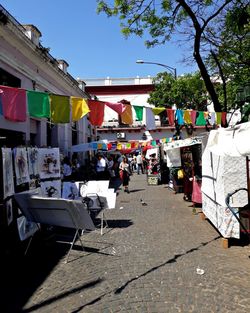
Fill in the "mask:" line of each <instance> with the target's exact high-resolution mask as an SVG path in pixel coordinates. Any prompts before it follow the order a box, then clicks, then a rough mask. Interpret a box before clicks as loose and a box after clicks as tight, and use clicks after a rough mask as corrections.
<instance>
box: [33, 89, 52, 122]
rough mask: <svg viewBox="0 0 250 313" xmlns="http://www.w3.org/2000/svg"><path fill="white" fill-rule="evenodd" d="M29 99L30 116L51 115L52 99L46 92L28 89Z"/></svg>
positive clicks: (45, 116) (46, 116)
mask: <svg viewBox="0 0 250 313" xmlns="http://www.w3.org/2000/svg"><path fill="white" fill-rule="evenodd" d="M27 101H28V111H29V115H30V116H33V117H38V118H43V117H44V118H49V117H50V99H49V95H48V94H47V93H46V92H38V91H27Z"/></svg>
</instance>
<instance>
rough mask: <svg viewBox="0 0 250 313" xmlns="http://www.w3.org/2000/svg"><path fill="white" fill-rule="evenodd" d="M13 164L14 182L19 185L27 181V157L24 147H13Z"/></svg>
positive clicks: (28, 178)
mask: <svg viewBox="0 0 250 313" xmlns="http://www.w3.org/2000/svg"><path fill="white" fill-rule="evenodd" d="M13 151H14V165H15V173H16V184H17V185H21V184H24V183H27V182H29V180H30V177H29V169H28V157H27V151H26V148H15V149H14V150H13Z"/></svg>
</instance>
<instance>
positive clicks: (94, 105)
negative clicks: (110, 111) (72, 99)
mask: <svg viewBox="0 0 250 313" xmlns="http://www.w3.org/2000/svg"><path fill="white" fill-rule="evenodd" d="M104 105H105V104H104V102H102V101H98V100H88V106H89V109H90V112H89V122H90V123H91V125H93V126H101V125H102V123H103V119H104Z"/></svg>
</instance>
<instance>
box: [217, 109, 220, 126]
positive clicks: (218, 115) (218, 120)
mask: <svg viewBox="0 0 250 313" xmlns="http://www.w3.org/2000/svg"><path fill="white" fill-rule="evenodd" d="M216 124H217V125H221V112H216Z"/></svg>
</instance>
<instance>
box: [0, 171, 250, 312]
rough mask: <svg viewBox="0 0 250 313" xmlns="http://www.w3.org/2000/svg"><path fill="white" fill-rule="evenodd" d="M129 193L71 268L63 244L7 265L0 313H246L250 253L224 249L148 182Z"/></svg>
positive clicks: (204, 224) (178, 200)
mask: <svg viewBox="0 0 250 313" xmlns="http://www.w3.org/2000/svg"><path fill="white" fill-rule="evenodd" d="M130 190H131V192H130V194H127V193H124V191H123V190H119V195H118V197H117V204H116V208H117V209H116V210H109V211H107V212H106V217H107V219H108V223H109V228H108V229H105V234H104V235H103V236H101V235H100V231H99V230H98V231H95V232H92V233H88V234H85V235H84V236H83V237H82V239H83V242H84V245H85V247H86V248H85V251H80V249H79V250H78V249H77V250H74V251H72V253H71V255H70V262H69V263H67V264H65V263H64V260H65V253H66V252H67V250H66V251H65V250H62V248H60V247H61V246H62V245H60V244H58V243H57V244H52V243H50V242H47V243H44V242H42V243H40V244H37V245H35V242H34V243H33V250H32V249H31V251H30V252H29V254H28V255H27V256H26V257H25V258H24V259H23V260H21V261H20V260H13V261H12V262H11V263H9V264H8V266H7V265H6V271H7V268H9V267H10V266H11V267H12V270H11V272H6V274H7V275H6V276H7V279H6V280H5V285H4V288H3V290H2V291H1V299H2V300H1V302H2V303H4V304H3V306H2V307H4V309H3V308H2V309H1V308H0V311H1V312H2V313H5V312H11V313H13V312H39V313H40V312H48V313H51V312H59V313H64V312H65V313H66V312H67V313H68V312H70V313H77V312H89V313H91V312H93V313H98V312H100V313H106V312H107V313H108V312H110V313H111V312H131V313H135V312H143V313H144V312H145V313H146V312H149V313H161V312H164V313H168V312H184V313H186V312H198V313H203V312H204V313H208V312H216V313H217V312H223V313H226V312H230V313H231V312H234V313H237V312H238V313H243V312H250V279H249V278H250V258H249V257H250V246H248V245H242V244H239V243H238V242H237V241H236V242H235V243H234V244H233V245H232V246H231V247H230V248H229V249H223V248H222V242H221V240H222V239H221V237H220V235H219V234H218V232H217V231H216V230H215V229H214V228H213V226H212V225H211V224H210V223H209V222H208V221H203V220H201V218H200V215H199V214H197V215H194V214H192V206H191V203H189V202H184V201H183V199H182V197H183V194H174V192H173V191H171V190H169V189H167V187H166V186H164V185H159V186H148V185H147V183H146V176H145V175H137V174H134V175H133V176H132V179H131V183H130ZM140 199H143V201H144V202H145V203H146V204H147V205H142V202H141V201H140ZM34 247H36V248H34ZM32 267H33V268H34V269H33V268H32ZM197 268H201V269H203V270H204V274H203V275H198V274H197ZM1 285H2V284H1ZM2 287H3V285H2Z"/></svg>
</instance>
